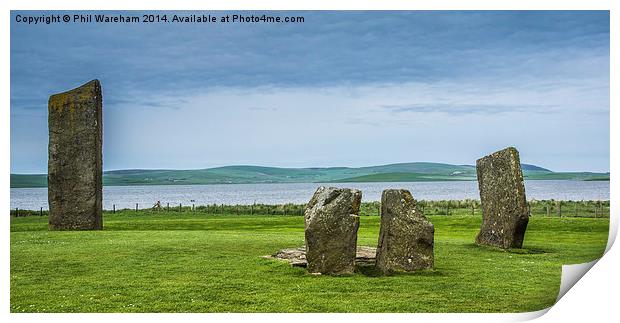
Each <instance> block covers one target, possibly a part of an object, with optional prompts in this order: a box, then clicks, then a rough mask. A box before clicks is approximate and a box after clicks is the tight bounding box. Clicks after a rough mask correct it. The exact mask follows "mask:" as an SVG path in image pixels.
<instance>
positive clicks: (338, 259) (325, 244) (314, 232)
mask: <svg viewBox="0 0 620 323" xmlns="http://www.w3.org/2000/svg"><path fill="white" fill-rule="evenodd" d="M361 200H362V192H361V191H359V190H355V189H346V188H334V187H329V188H326V187H323V186H321V187H319V188H318V189H317V190H316V192H315V193H314V196H312V199H311V200H310V202H309V203H308V205H307V207H306V210H305V213H304V218H305V223H306V224H305V235H306V258H307V261H308V271H309V272H311V273H321V274H332V275H342V274H352V273H353V271H354V270H355V252H356V245H357V229H358V228H359V210H360V203H361Z"/></svg>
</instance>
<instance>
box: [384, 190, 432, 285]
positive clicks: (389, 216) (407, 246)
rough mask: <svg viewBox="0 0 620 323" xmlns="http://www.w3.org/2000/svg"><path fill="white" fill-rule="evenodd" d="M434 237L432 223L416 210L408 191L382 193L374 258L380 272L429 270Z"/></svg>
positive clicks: (414, 202) (385, 191) (386, 191)
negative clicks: (379, 224) (379, 223)
mask: <svg viewBox="0 0 620 323" xmlns="http://www.w3.org/2000/svg"><path fill="white" fill-rule="evenodd" d="M434 236H435V228H434V227H433V224H432V223H431V222H430V221H429V220H427V219H426V217H425V216H424V214H422V212H421V211H420V210H419V209H418V208H417V207H416V201H415V200H414V198H413V196H412V195H411V193H410V192H409V191H408V190H398V189H389V190H384V191H383V194H382V195H381V228H380V230H379V243H378V245H377V259H376V266H377V268H378V269H379V270H380V271H381V272H383V273H385V274H389V273H392V272H396V271H405V272H409V271H415V270H421V269H432V268H433V264H434V259H435V257H434V254H433V247H434Z"/></svg>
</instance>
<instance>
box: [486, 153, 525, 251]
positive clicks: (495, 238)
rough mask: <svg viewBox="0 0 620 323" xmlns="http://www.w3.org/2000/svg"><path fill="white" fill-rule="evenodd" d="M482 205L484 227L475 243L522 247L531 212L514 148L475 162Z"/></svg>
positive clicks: (505, 247) (500, 246)
mask: <svg viewBox="0 0 620 323" xmlns="http://www.w3.org/2000/svg"><path fill="white" fill-rule="evenodd" d="M476 170H477V172H478V187H479V189H480V201H481V203H482V226H481V227H480V233H478V236H477V237H476V243H478V244H481V245H488V246H495V247H499V248H504V249H507V248H521V246H522V245H523V237H524V235H525V229H526V228H527V222H528V220H529V216H530V215H529V211H528V207H527V201H526V199H525V186H524V185H523V173H522V172H521V164H520V161H519V152H518V151H517V150H516V149H515V148H514V147H508V148H506V149H504V150H500V151H498V152H495V153H493V154H491V155H489V156H486V157H483V158H480V159H478V160H477V161H476Z"/></svg>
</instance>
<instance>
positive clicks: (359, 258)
mask: <svg viewBox="0 0 620 323" xmlns="http://www.w3.org/2000/svg"><path fill="white" fill-rule="evenodd" d="M376 255H377V248H374V247H367V246H359V247H357V250H356V254H355V264H356V265H362V266H371V265H374V264H375V257H376ZM263 258H265V259H280V260H285V261H288V262H289V263H290V264H291V266H293V267H307V266H308V261H307V260H306V248H305V247H299V248H289V249H282V250H279V251H278V252H276V253H274V254H273V255H270V256H263Z"/></svg>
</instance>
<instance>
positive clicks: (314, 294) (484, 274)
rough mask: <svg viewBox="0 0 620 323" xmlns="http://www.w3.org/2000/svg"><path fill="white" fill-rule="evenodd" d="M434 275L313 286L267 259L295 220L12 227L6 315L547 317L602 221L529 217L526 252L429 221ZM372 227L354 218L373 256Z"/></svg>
mask: <svg viewBox="0 0 620 323" xmlns="http://www.w3.org/2000/svg"><path fill="white" fill-rule="evenodd" d="M429 218H430V219H431V221H432V222H433V224H434V225H435V269H434V270H433V271H425V272H420V273H414V274H400V275H394V276H389V277H381V276H376V275H373V274H372V272H367V271H364V273H362V272H360V273H357V274H355V275H353V276H347V277H329V276H313V275H309V274H307V273H306V271H305V269H303V268H292V267H290V266H289V265H288V264H287V263H285V262H281V261H277V260H268V259H263V258H261V256H263V255H268V254H271V253H273V252H275V251H277V250H279V249H282V248H287V247H298V246H302V245H303V244H304V234H303V218H302V217H300V216H288V217H283V216H253V217H252V216H235V215H228V216H226V215H220V216H213V215H209V216H207V215H204V214H203V215H193V214H192V213H191V212H187V213H178V212H174V213H165V212H162V213H161V214H157V215H153V214H152V213H149V212H133V211H124V212H117V214H115V215H112V214H109V213H106V214H105V216H104V227H105V229H104V230H103V231H90V232H86V231H83V232H75V231H74V232H49V231H47V218H46V217H23V218H14V217H12V218H11V311H12V312H522V311H534V310H540V309H543V308H545V307H549V306H551V305H552V304H553V303H554V301H555V299H556V297H557V294H558V290H559V284H560V276H561V265H562V264H572V263H582V262H587V261H591V260H593V259H595V258H598V257H600V256H601V255H602V252H603V250H604V248H605V245H606V242H607V233H608V225H609V219H607V218H598V219H593V218H546V217H532V218H531V219H530V224H529V226H528V231H527V234H526V237H525V243H524V249H523V250H513V251H501V250H498V249H493V248H486V247H478V246H476V245H474V244H473V241H474V238H475V236H476V233H477V232H478V229H479V225H480V218H479V216H431V217H429ZM378 232H379V218H378V217H377V216H365V217H362V218H361V225H360V230H359V233H358V245H368V246H375V245H376V243H377V238H378Z"/></svg>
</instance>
